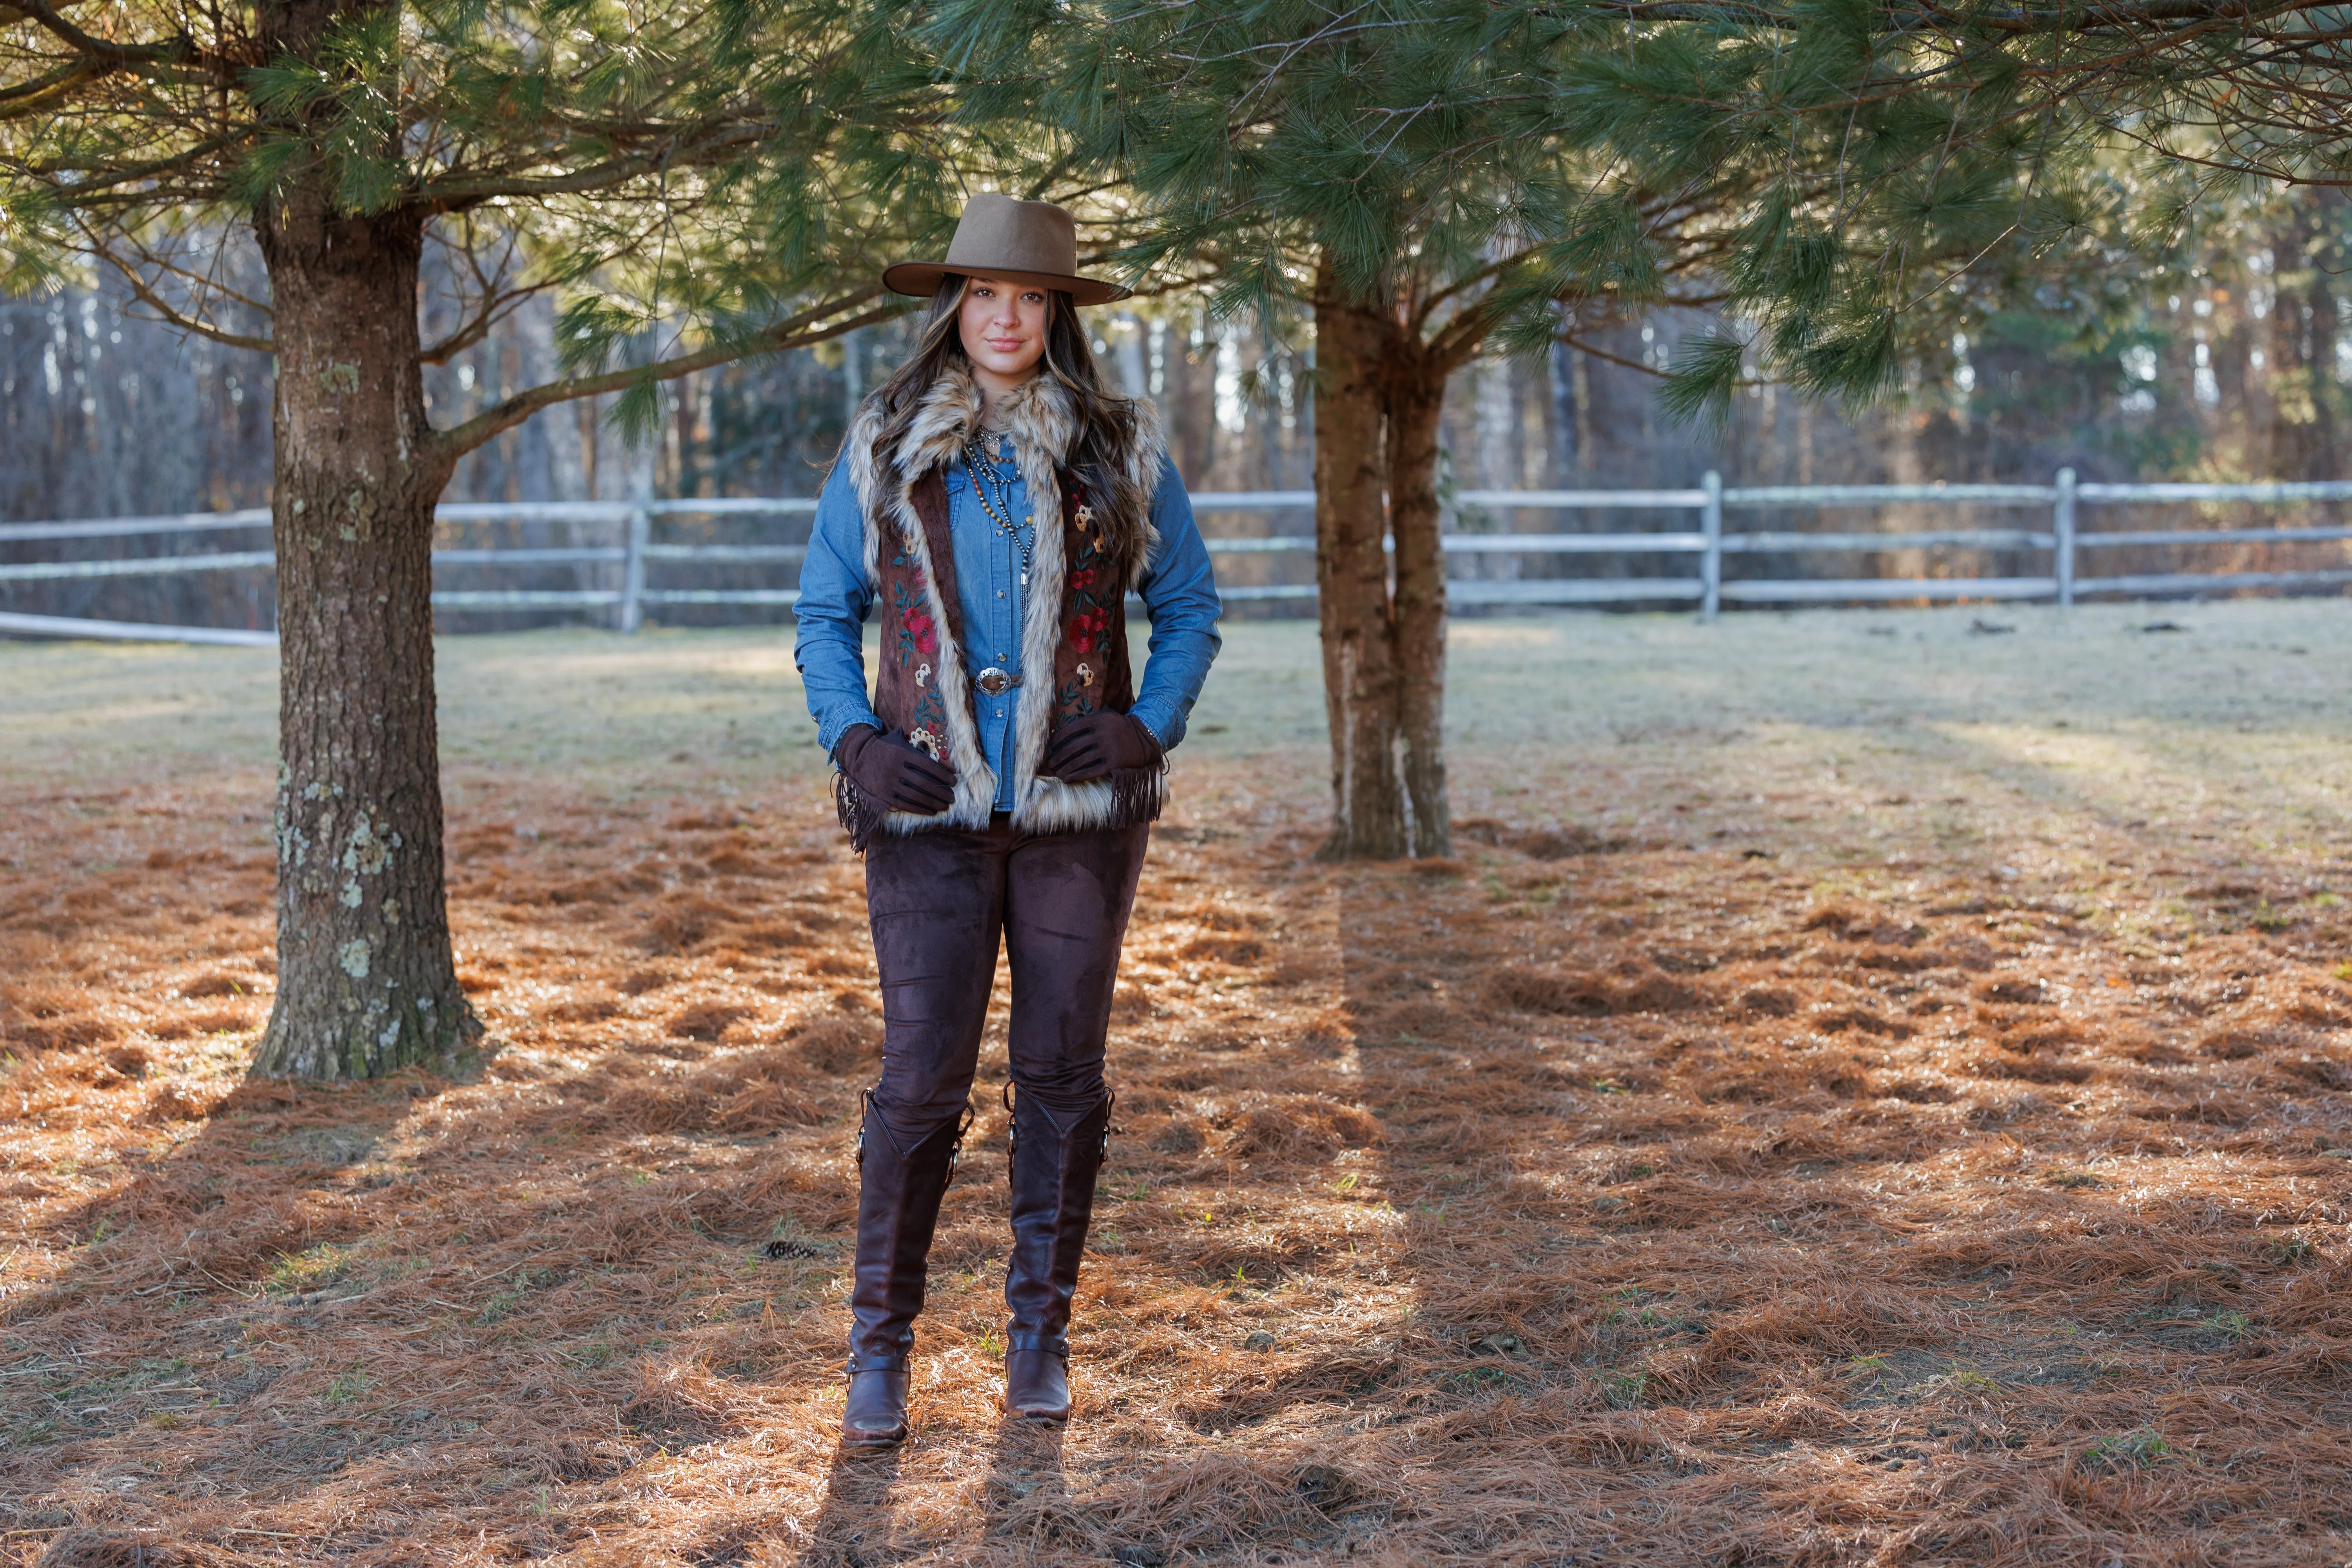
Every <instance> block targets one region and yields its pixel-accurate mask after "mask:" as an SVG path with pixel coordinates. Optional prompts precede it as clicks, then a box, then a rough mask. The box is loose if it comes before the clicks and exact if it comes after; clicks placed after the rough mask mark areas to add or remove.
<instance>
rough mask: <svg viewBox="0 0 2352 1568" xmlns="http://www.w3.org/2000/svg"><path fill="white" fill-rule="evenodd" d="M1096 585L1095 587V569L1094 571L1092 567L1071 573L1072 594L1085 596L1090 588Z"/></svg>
mask: <svg viewBox="0 0 2352 1568" xmlns="http://www.w3.org/2000/svg"><path fill="white" fill-rule="evenodd" d="M1094 585H1095V569H1094V568H1093V567H1091V566H1082V567H1080V568H1078V570H1076V572H1073V573H1071V574H1070V590H1071V592H1073V593H1077V594H1083V593H1085V592H1086V591H1087V589H1089V588H1091V587H1093V586H1094Z"/></svg>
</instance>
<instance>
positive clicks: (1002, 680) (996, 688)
mask: <svg viewBox="0 0 2352 1568" xmlns="http://www.w3.org/2000/svg"><path fill="white" fill-rule="evenodd" d="M971 683H972V684H973V685H974V686H977V687H979V688H980V689H982V691H985V692H987V693H988V694H989V695H990V696H991V697H998V696H1002V695H1003V694H1004V693H1005V692H1007V691H1010V690H1012V689H1013V688H1014V687H1016V686H1018V685H1020V684H1021V678H1020V677H1019V676H1017V675H1007V674H1005V673H1004V671H1003V670H1001V669H999V668H996V666H994V665H990V666H989V667H988V668H986V669H983V670H982V671H981V672H980V673H979V674H978V675H976V676H973V677H972V679H971Z"/></svg>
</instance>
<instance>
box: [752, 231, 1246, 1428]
mask: <svg viewBox="0 0 2352 1568" xmlns="http://www.w3.org/2000/svg"><path fill="white" fill-rule="evenodd" d="M882 279H883V282H884V284H885V285H886V286H887V287H888V288H890V289H894V290H896V291H898V292H899V293H903V294H915V295H929V297H930V300H931V307H930V312H929V316H928V318H927V319H926V321H925V322H924V326H923V331H922V335H921V337H920V339H919V342H918V343H917V346H916V349H915V352H914V353H913V354H912V355H911V356H910V357H909V358H908V361H907V363H906V364H905V365H903V366H902V367H901V368H900V369H899V371H898V374H896V375H894V376H892V377H891V378H890V380H889V381H888V383H887V384H885V385H884V386H883V387H882V388H881V389H880V390H879V391H877V392H876V393H875V394H874V395H872V396H871V397H869V398H867V399H866V403H865V405H863V406H862V407H861V408H860V409H859V410H858V413H857V416H856V419H855V420H854V421H853V422H852V423H851V426H850V428H849V433H848V435H847V436H846V437H845V438H844V440H843V442H842V448H841V457H840V459H839V460H838V461H837V462H836V463H835V466H834V469H833V473H832V475H831V476H830V477H829V478H828V479H826V481H825V486H824V494H823V497H822V498H821V499H820V500H819V501H818V502H817V516H816V526H815V530H814V533H813V535H812V536H811V539H810V542H809V554H808V561H807V563H806V565H805V566H804V567H803V570H802V574H801V593H800V601H799V604H798V606H797V609H796V614H797V616H798V617H799V621H800V635H799V640H798V645H797V647H796V649H795V658H796V660H797V662H798V663H799V665H800V669H801V676H802V679H803V683H804V684H805V686H806V687H807V690H808V701H809V711H810V712H811V713H812V714H813V715H814V717H815V719H816V721H817V733H818V739H819V740H820V741H821V742H822V743H823V744H824V746H825V748H826V749H827V751H828V752H830V753H831V754H832V757H833V760H834V764H835V768H836V769H837V770H838V773H837V774H836V777H835V796H836V799H837V800H838V802H839V805H840V808H841V819H842V825H843V826H845V827H846V828H847V829H848V830H849V833H850V837H851V842H852V843H853V844H854V845H855V846H856V847H857V848H858V849H860V850H862V851H864V853H865V856H866V910H867V913H868V915H869V917H870V918H871V921H872V925H873V931H874V957H875V963H876V965H877V968H878V969H879V971H880V973H881V977H882V1016H883V1024H884V1034H883V1047H882V1077H881V1081H880V1082H879V1083H878V1084H877V1085H876V1086H875V1088H874V1089H872V1090H871V1091H870V1092H869V1093H868V1094H867V1095H866V1112H865V1120H864V1122H863V1125H862V1126H861V1127H860V1129H859V1131H858V1165H859V1191H858V1204H857V1268H856V1279H855V1283H854V1285H853V1287H852V1289H851V1293H850V1324H851V1326H850V1343H849V1351H850V1356H849V1389H848V1409H847V1412H846V1413H845V1415H844V1417H843V1422H842V1438H843V1441H844V1442H845V1443H846V1444H848V1445H850V1446H852V1447H887V1446H889V1445H891V1444H894V1443H898V1442H899V1441H901V1440H903V1439H904V1438H905V1437H906V1436H907V1431H908V1424H907V1385H908V1356H909V1354H910V1352H911V1350H912V1347H913V1344H914V1320H915V1315H916V1313H917V1312H918V1311H919V1310H921V1308H922V1304H923V1282H924V1276H925V1271H926V1264H927V1259H928V1255H929V1251H930V1245H931V1233H932V1229H933V1226H934V1225H935V1224H936V1222H937V1220H938V1217H939V1212H940V1197H941V1196H942V1195H943V1194H945V1193H946V1191H947V1186H948V1182H949V1181H950V1178H951V1176H952V1175H953V1173H954V1170H955V1163H956V1157H957V1154H958V1153H959V1152H961V1146H962V1139H963V1132H964V1129H965V1128H966V1127H967V1126H969V1125H970V1122H971V1110H970V1109H969V1106H968V1100H969V1096H970V1093H971V1080H972V1070H973V1067H974V1063H975V1061H976V1059H977V1058H978V1055H979V1051H980V1037H981V1029H982V1025H983V1023H984V1022H985V1021H986V1018H987V1014H988V1002H989V993H990V990H991V988H992V984H993V983H994V979H995V973H996V952H997V941H998V937H999V934H1000V932H1001V933H1002V935H1003V942H1004V947H1005V951H1006V954H1007V958H1008V962H1009V963H1010V965H1011V969H1012V974H1013V1013H1012V1023H1011V1027H1010V1030H1009V1038H1008V1041H1007V1044H1008V1047H1009V1051H1010V1055H1011V1058H1012V1078H1013V1082H1012V1086H1011V1088H1010V1089H1009V1090H1008V1092H1009V1093H1010V1095H1011V1096H1012V1110H1013V1129H1012V1151H1011V1163H1012V1183H1013V1203H1012V1208H1013V1216H1012V1217H1013V1250H1012V1259H1011V1262H1010V1264H1009V1266H1008V1268H1007V1270H1006V1276H1005V1281H1004V1299H1005V1302H1006V1304H1007V1306H1008V1307H1010V1309H1011V1311H1012V1321H1011V1322H1010V1324H1009V1326H1008V1331H1007V1332H1006V1334H1005V1341H1004V1342H1005V1352H1004V1405H1005V1408H1006V1410H1007V1411H1009V1412H1011V1413H1012V1414H1013V1415H1021V1416H1026V1417H1031V1418H1034V1419H1040V1420H1047V1421H1060V1420H1065V1419H1066V1418H1067V1417H1068V1415H1069V1409H1070V1387H1069V1375H1068V1368H1067V1360H1068V1354H1069V1352H1068V1348H1067V1344H1066V1340H1065V1338H1064V1336H1065V1333H1066V1330H1067V1328H1068V1325H1069V1319H1070V1297H1071V1293H1072V1291H1073V1290H1075V1289H1076V1285H1077V1277H1078V1258H1079V1255H1080V1253H1081V1252H1083V1251H1084V1249H1085V1247H1086V1238H1087V1221H1088V1218H1089V1216H1090V1215H1091V1214H1092V1211H1093V1206H1094V1193H1095V1175H1096V1173H1097V1170H1098V1169H1099V1168H1100V1166H1101V1164H1102V1161H1103V1156H1104V1151H1105V1147H1106V1143H1107V1142H1108V1137H1109V1129H1110V1107H1111V1098H1112V1097H1111V1095H1110V1093H1109V1091H1108V1089H1107V1088H1106V1087H1105V1085H1104V1082H1103V1041H1104V1036H1105V1035H1106V1033H1107V1032H1108V1028H1109V1025H1110V1003H1111V988H1112V984H1113V983H1114V981H1115V980H1116V978H1117V973H1118V950H1119V943H1120V941H1121V940H1122V939H1123V938H1124V936H1125V935H1126V931H1127V919H1128V910H1129V907H1130V906H1131V905H1132V904H1133V902H1134V900H1135V882H1136V877H1137V874H1138V873H1139V871H1140V870H1141V869H1142V866H1143V855H1144V844H1145V840H1146V838H1147V837H1149V835H1150V824H1151V822H1152V821H1153V819H1154V818H1156V817H1157V816H1159V814H1160V805H1161V803H1162V801H1163V799H1164V798H1165V782H1164V781H1165V777H1166V764H1165V759H1166V755H1167V752H1168V750H1169V748H1171V747H1172V746H1174V745H1175V744H1176V743H1177V742H1179V741H1180V740H1181V739H1182V738H1183V734H1184V718H1185V715H1186V714H1187V713H1188V712H1190V711H1191V710H1192V701H1193V699H1194V698H1195V697H1197V696H1198V695H1199V694H1200V690H1201V683H1202V680H1203V679H1206V678H1207V675H1208V671H1209V662H1210V660H1211V659H1213V658H1215V657H1216V652H1217V647H1218V638H1217V630H1216V622H1217V616H1218V615H1219V612H1220V605H1219V604H1218V600H1217V592H1216V586H1215V584H1214V582H1213V579H1212V577H1211V575H1210V571H1209V557H1208V552H1207V551H1206V549H1205V548H1204V547H1203V546H1202V542H1201V534H1200V530H1199V529H1198V528H1197V527H1196V526H1195V525H1194V524H1193V521H1192V506H1191V503H1190V502H1189V501H1188V500H1186V498H1185V495H1184V487H1183V484H1182V481H1181V480H1180V479H1178V478H1177V476H1176V470H1175V468H1174V467H1173V466H1172V465H1171V463H1170V462H1169V460H1168V457H1167V453H1166V451H1165V448H1164V447H1163V444H1162V442H1161V440H1160V433H1159V426H1158V421H1157V419H1156V417H1155V416H1154V415H1153V414H1152V411H1151V408H1150V405H1148V404H1145V403H1142V402H1139V401H1133V400H1129V399H1127V398H1121V397H1116V396H1113V395H1110V394H1109V393H1108V392H1107V391H1106V390H1105V389H1104V387H1103V385H1102V382H1101V379H1100V377H1099V376H1098V375H1097V373H1096V369H1095V363H1094V355H1093V353H1092V352H1091V350H1090V348H1089V346H1088V343H1087V334H1086V332H1085V331H1084V330H1083V328H1082V327H1081V326H1080V325H1079V322H1078V320H1077V315H1076V309H1077V307H1078V306H1080V305H1091V304H1101V303H1105V302H1108V301H1109V300H1118V299H1123V298H1125V297H1126V293H1127V291H1126V290H1125V289H1119V288H1118V287H1116V286H1114V285H1111V284H1108V283H1104V282H1101V281H1099V280H1097V279H1086V278H1081V277H1079V276H1078V275H1077V241H1076V227H1075V226H1074V225H1073V223H1072V221H1071V218H1070V215H1069V214H1068V213H1066V212H1065V211H1064V210H1063V209H1061V208H1060V207H1057V206H1054V205H1050V204H1047V203H1045V202H1020V201H1014V200H1013V199H1012V198H1010V197H1008V196H1003V195H982V196H977V197H974V198H973V199H972V202H971V205H970V206H968V207H967V208H966V209H965V211H964V215H963V219H962V221H961V223H960V224H959V225H958V226H957V228H956V233H955V239H954V242H953V243H952V244H951V245H950V247H948V258H947V259H946V260H945V261H943V262H907V263H902V264H900V265H898V266H896V267H893V268H889V269H888V270H887V271H886V272H884V273H883V275H882ZM1130 591H1132V592H1134V593H1138V594H1140V595H1142V597H1143V601H1144V604H1145V605H1146V606H1147V607H1148V609H1149V610H1150V618H1151V658H1150V664H1149V665H1148V666H1147V667H1146V668H1145V670H1144V675H1143V682H1142V686H1141V689H1139V690H1138V689H1136V688H1135V686H1134V682H1133V679H1132V677H1131V675H1130V673H1129V662H1128V646H1127V628H1126V595H1128V593H1129V592H1130ZM869 615H877V616H879V617H880V621H881V634H882V637H881V668H880V671H879V673H878V676H877V680H876V683H875V690H874V696H873V699H872V700H871V701H870V702H869V701H868V700H867V697H866V679H865V664H864V659H863V657H862V650H863V644H862V641H861V638H862V629H861V628H862V626H863V623H864V622H865V621H866V617H867V616H869Z"/></svg>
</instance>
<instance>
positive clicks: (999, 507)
mask: <svg viewBox="0 0 2352 1568" xmlns="http://www.w3.org/2000/svg"><path fill="white" fill-rule="evenodd" d="M963 463H964V467H965V468H968V469H970V470H971V493H972V494H973V495H975V496H977V497H979V498H980V510H982V511H983V512H985V513H986V514H987V516H988V521H991V522H992V523H994V524H995V525H996V533H997V537H998V538H1000V539H1002V538H1005V537H1007V536H1010V537H1011V539H1012V541H1013V546H1014V547H1015V548H1016V549H1018V550H1019V551H1020V552H1021V585H1022V586H1023V587H1024V588H1026V587H1027V586H1028V585H1029V556H1030V552H1032V551H1033V550H1034V549H1035V547H1036V541H1037V530H1036V526H1035V525H1034V523H1033V524H1031V526H1030V530H1029V536H1028V537H1027V538H1026V539H1024V538H1023V537H1022V535H1021V529H1020V526H1019V525H1018V524H1016V523H1015V522H1014V521H1013V487H1012V486H1011V485H1010V484H1007V483H1006V482H1004V481H1003V479H998V478H997V477H996V465H995V464H994V463H993V462H992V461H990V460H989V458H988V457H987V456H986V454H985V453H984V452H983V451H982V447H981V444H980V432H979V431H977V430H974V431H972V432H971V434H969V435H967V436H966V437H964V447H963ZM991 491H993V492H994V495H993V497H992V496H991V493H990V492H991Z"/></svg>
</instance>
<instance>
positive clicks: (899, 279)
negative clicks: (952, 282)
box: [882, 261, 1135, 305]
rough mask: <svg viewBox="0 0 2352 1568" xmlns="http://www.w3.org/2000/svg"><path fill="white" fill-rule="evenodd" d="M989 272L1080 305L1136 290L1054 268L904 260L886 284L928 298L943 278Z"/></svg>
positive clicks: (1109, 300)
mask: <svg viewBox="0 0 2352 1568" xmlns="http://www.w3.org/2000/svg"><path fill="white" fill-rule="evenodd" d="M969 276H985V277H989V278H1002V279H1004V280H1005V281H1006V282H1008V283H1028V284H1034V286H1036V287H1037V288H1040V289H1060V290H1061V291H1062V292H1063V293H1065V294H1067V295H1068V296H1069V297H1070V298H1071V300H1073V301H1075V302H1076V303H1077V304H1080V305H1108V304H1111V303H1113V302H1115V301H1117V300H1124V299H1127V298H1128V297H1129V296H1130V295H1132V294H1133V293H1134V292H1135V290H1134V289H1122V288H1120V287H1119V286H1118V284H1116V283H1105V282H1103V281H1102V280H1101V279H1097V278H1063V277H1059V276H1057V275H1055V274H1054V273H1051V272H999V271H991V272H988V273H985V274H973V273H967V272H966V271H965V269H964V268H959V267H950V266H948V265H947V264H946V263H945V262H940V261H901V262H900V263H898V265H897V266H896V267H889V268H884V269H883V272H882V287H884V288H885V289H889V290H890V291H891V292H892V293H894V294H912V295H914V296H916V297H917V298H919V299H924V300H928V299H929V298H930V297H931V296H932V295H934V294H936V293H938V292H939V291H940V280H941V279H947V278H957V277H969Z"/></svg>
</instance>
